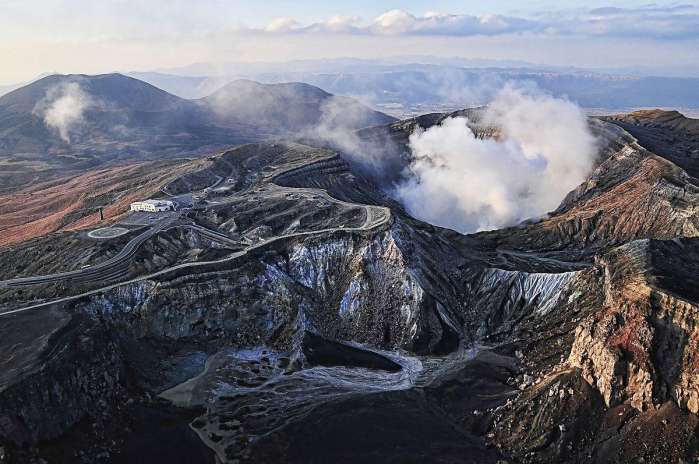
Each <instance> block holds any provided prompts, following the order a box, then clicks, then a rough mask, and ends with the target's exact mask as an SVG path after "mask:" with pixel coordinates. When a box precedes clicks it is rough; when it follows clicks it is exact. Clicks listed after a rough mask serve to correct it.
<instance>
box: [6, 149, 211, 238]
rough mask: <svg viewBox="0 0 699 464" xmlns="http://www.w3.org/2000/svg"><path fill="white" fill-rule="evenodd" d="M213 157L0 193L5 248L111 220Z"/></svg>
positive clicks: (99, 173) (107, 171) (126, 168)
mask: <svg viewBox="0 0 699 464" xmlns="http://www.w3.org/2000/svg"><path fill="white" fill-rule="evenodd" d="M206 163H208V161H206V160H196V161H181V160H180V161H162V162H153V163H134V164H128V165H125V166H118V167H113V168H107V169H99V170H94V171H88V172H86V173H85V174H82V175H79V176H74V177H65V178H60V179H57V180H56V181H53V182H45V183H41V184H37V185H34V186H31V187H27V188H24V189H22V190H19V191H16V192H13V193H10V194H5V195H0V246H6V245H11V244H16V243H21V242H23V241H25V240H29V239H31V238H34V237H39V236H42V235H46V234H49V233H52V232H56V231H60V230H76V229H82V228H87V227H91V226H94V225H95V224H97V223H98V222H99V213H98V207H100V206H103V207H104V214H105V218H106V219H107V221H110V220H114V219H115V218H116V217H118V216H119V215H120V214H122V213H124V212H125V211H126V210H127V209H128V205H129V203H131V202H132V201H135V200H139V199H142V198H147V197H150V196H153V195H155V194H156V193H157V192H158V191H159V190H160V188H161V187H162V186H163V185H165V184H167V183H169V182H171V181H173V180H174V179H176V178H177V177H179V176H181V175H182V174H183V173H185V172H188V171H189V170H192V169H201V168H202V167H203V166H204V165H205V164H206Z"/></svg>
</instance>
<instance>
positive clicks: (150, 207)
mask: <svg viewBox="0 0 699 464" xmlns="http://www.w3.org/2000/svg"><path fill="white" fill-rule="evenodd" d="M130 209H131V211H146V212H149V213H161V212H164V211H174V210H175V204H174V203H173V202H171V201H168V200H144V201H135V202H133V203H131V208H130Z"/></svg>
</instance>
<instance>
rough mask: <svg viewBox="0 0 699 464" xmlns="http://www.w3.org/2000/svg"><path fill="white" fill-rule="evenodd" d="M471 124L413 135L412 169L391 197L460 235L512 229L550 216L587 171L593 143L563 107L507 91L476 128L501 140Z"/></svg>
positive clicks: (448, 123) (450, 123)
mask: <svg viewBox="0 0 699 464" xmlns="http://www.w3.org/2000/svg"><path fill="white" fill-rule="evenodd" d="M468 123H469V121H467V120H466V119H465V118H449V119H447V120H445V121H444V122H443V123H442V124H441V125H439V126H434V127H432V128H430V129H428V130H426V131H417V132H415V133H413V134H412V135H411V137H410V149H411V151H412V154H413V158H414V161H413V162H412V164H411V165H410V167H409V170H410V173H409V175H408V176H407V180H405V181H403V182H401V183H400V184H399V185H398V186H397V187H396V190H395V192H394V193H395V195H396V196H397V197H398V198H399V199H400V200H401V201H402V202H403V204H404V205H405V207H406V209H407V210H408V211H409V212H410V213H411V214H412V215H414V216H415V217H417V218H420V219H423V220H425V221H428V222H430V223H433V224H436V225H439V226H443V227H448V228H451V229H454V230H458V231H460V232H463V233H469V232H474V231H481V230H489V229H495V228H499V227H503V226H508V225H512V224H515V223H517V222H519V221H522V220H524V219H527V218H532V217H537V216H541V215H542V214H544V213H546V212H548V211H551V210H553V209H555V208H556V207H557V206H558V204H559V203H560V201H561V200H562V199H563V197H564V196H565V194H566V193H568V192H569V191H570V190H572V189H573V188H574V187H575V186H577V185H578V184H579V183H580V182H582V181H583V180H584V179H585V177H586V176H587V174H588V173H589V172H590V170H591V169H592V166H593V163H594V158H595V153H596V146H595V139H594V137H593V135H592V134H591V132H590V130H589V127H588V124H587V120H586V118H585V115H584V114H583V113H582V111H581V110H580V109H579V108H578V107H577V106H576V105H575V104H573V103H571V102H569V101H567V100H561V99H556V98H553V97H550V96H547V95H541V94H538V93H533V92H531V91H526V90H524V89H522V88H517V87H514V86H511V85H507V86H505V88H504V89H503V90H501V91H500V92H499V93H498V94H497V96H496V98H495V99H494V101H493V102H492V103H491V104H490V105H489V107H488V109H487V110H486V112H485V116H484V118H483V121H479V124H481V125H483V124H485V125H487V126H491V127H495V128H497V129H499V131H500V136H499V137H497V138H495V139H493V138H479V137H477V136H476V135H475V134H474V132H473V131H472V130H471V128H470V127H469V124H468ZM497 129H496V130H497Z"/></svg>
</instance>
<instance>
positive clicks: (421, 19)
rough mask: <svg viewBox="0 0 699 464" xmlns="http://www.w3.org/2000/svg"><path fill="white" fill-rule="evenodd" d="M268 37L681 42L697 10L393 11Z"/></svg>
mask: <svg viewBox="0 0 699 464" xmlns="http://www.w3.org/2000/svg"><path fill="white" fill-rule="evenodd" d="M263 30H264V31H266V32H271V33H342V34H367V35H382V36H461V37H467V36H494V35H505V34H522V33H530V34H542V35H578V36H587V37H638V38H655V39H686V38H697V37H699V7H697V6H693V5H675V6H670V7H658V6H653V5H649V6H645V7H640V8H635V9H634V8H618V7H603V8H595V9H591V10H583V11H579V10H567V11H558V12H545V13H539V14H536V15H533V17H531V18H527V17H515V16H505V15H499V14H484V15H480V16H475V15H468V14H448V13H440V12H428V13H425V14H424V15H422V16H416V15H414V14H412V13H410V12H408V11H405V10H400V9H395V10H390V11H386V12H385V13H383V14H381V15H379V16H377V17H376V18H374V19H373V20H371V21H370V22H369V23H368V24H362V23H361V21H360V19H359V18H357V17H352V16H336V17H333V18H330V19H328V20H325V21H320V22H317V23H313V24H310V25H305V26H304V25H302V24H300V23H298V22H297V21H295V20H293V19H291V18H280V19H277V20H275V21H273V22H272V23H270V24H269V25H268V26H267V27H265V28H264V29H263Z"/></svg>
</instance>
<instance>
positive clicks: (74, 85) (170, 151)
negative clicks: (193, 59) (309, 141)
mask: <svg viewBox="0 0 699 464" xmlns="http://www.w3.org/2000/svg"><path fill="white" fill-rule="evenodd" d="M393 120H394V119H393V118H391V117H390V116H387V115H385V114H383V113H380V112H377V111H374V110H372V109H370V108H368V107H366V106H364V105H362V104H360V103H359V102H357V101H356V100H353V99H350V98H347V97H336V96H334V95H332V94H330V93H327V92H325V91H323V90H321V89H318V88H316V87H313V86H311V85H308V84H300V83H299V84H283V85H277V84H275V85H266V84H260V83H257V82H253V81H234V82H231V83H229V84H227V85H225V86H223V87H222V88H220V89H219V90H218V91H216V92H214V93H212V94H211V95H209V96H208V97H206V98H202V99H197V100H188V99H184V98H181V97H178V96H175V95H172V94H171V93H168V92H166V91H164V90H161V89H159V88H157V87H155V86H153V85H151V84H148V83H146V82H143V81H140V80H138V79H134V78H132V77H127V76H124V75H121V74H104V75H98V76H87V75H52V76H48V77H45V78H42V79H39V80H37V81H35V82H32V83H31V84H29V85H26V86H23V87H21V88H19V89H16V90H14V91H12V92H10V93H8V94H6V95H4V96H2V97H0V163H1V164H2V165H3V170H2V173H0V189H2V188H3V187H7V186H8V184H9V185H12V184H16V183H23V182H25V181H27V180H30V179H33V176H34V175H35V174H36V173H37V172H42V171H46V172H50V171H53V170H55V169H60V170H77V171H79V170H80V169H83V168H87V167H94V166H97V165H101V164H103V163H105V162H110V161H115V160H120V159H161V158H166V157H172V156H183V155H187V156H189V155H193V154H197V153H210V152H211V151H214V150H217V149H221V148H226V147H229V146H232V145H237V144H241V143H247V142H253V141H260V140H265V139H269V138H275V137H283V136H288V135H290V134H299V133H303V132H304V131H311V130H313V129H314V128H316V127H324V126H326V125H328V124H330V125H333V126H336V125H342V127H346V128H347V129H350V130H352V129H359V128H361V127H366V126H371V125H376V124H385V123H387V122H392V121H393Z"/></svg>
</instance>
